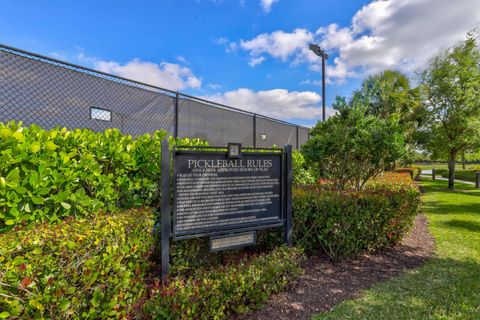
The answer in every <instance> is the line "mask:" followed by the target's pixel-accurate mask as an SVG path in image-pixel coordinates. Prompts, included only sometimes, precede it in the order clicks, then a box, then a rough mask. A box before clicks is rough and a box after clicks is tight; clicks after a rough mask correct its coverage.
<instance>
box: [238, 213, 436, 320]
mask: <svg viewBox="0 0 480 320" xmlns="http://www.w3.org/2000/svg"><path fill="white" fill-rule="evenodd" d="M427 224H428V222H427V219H426V217H425V216H423V215H418V216H417V218H416V220H415V225H414V228H413V230H412V232H411V234H410V235H409V236H408V237H406V238H405V239H404V240H403V241H402V242H401V243H400V244H398V245H396V246H395V247H392V248H388V249H386V250H384V251H381V252H377V253H368V254H363V255H361V256H359V257H356V258H352V259H347V260H343V261H340V262H336V263H335V262H331V261H329V260H328V259H327V258H325V257H311V258H310V259H308V260H307V261H306V262H305V263H304V265H303V269H304V274H303V275H302V276H301V277H300V278H299V279H298V280H297V281H296V282H295V283H294V284H293V285H292V287H291V289H290V290H289V291H287V292H283V293H281V294H277V295H274V296H272V297H271V299H270V301H269V303H268V304H267V305H266V306H265V307H264V308H263V309H261V310H258V311H255V312H253V313H249V314H247V315H244V316H241V317H239V319H275V320H281V319H289V320H290V319H309V318H310V317H311V316H312V315H314V314H317V313H320V312H325V311H328V310H330V309H332V308H333V307H334V306H335V305H337V304H338V303H340V302H342V301H343V300H346V299H352V298H355V297H357V296H358V294H359V291H360V290H363V289H367V288H370V287H371V286H372V285H373V284H375V283H377V282H380V281H385V280H387V279H389V278H392V277H394V276H397V275H398V274H400V273H402V272H404V271H406V270H409V269H413V268H417V267H419V266H421V265H422V264H424V263H425V262H426V261H427V260H428V259H429V257H431V256H432V255H433V253H434V250H435V241H434V238H433V236H432V235H431V234H430V232H429V231H428V227H427Z"/></svg>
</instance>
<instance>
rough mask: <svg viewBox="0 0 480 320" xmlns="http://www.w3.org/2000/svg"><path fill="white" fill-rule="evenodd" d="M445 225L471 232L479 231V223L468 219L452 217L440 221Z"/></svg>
mask: <svg viewBox="0 0 480 320" xmlns="http://www.w3.org/2000/svg"><path fill="white" fill-rule="evenodd" d="M442 224H444V225H445V226H447V227H451V228H456V229H465V230H468V231H471V232H480V223H478V222H475V221H471V220H470V221H469V220H457V219H452V220H448V221H445V222H442Z"/></svg>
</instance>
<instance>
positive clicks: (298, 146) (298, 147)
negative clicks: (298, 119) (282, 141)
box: [297, 124, 300, 150]
mask: <svg viewBox="0 0 480 320" xmlns="http://www.w3.org/2000/svg"><path fill="white" fill-rule="evenodd" d="M298 149H300V145H299V140H298V124H297V150H298Z"/></svg>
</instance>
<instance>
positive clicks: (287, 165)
mask: <svg viewBox="0 0 480 320" xmlns="http://www.w3.org/2000/svg"><path fill="white" fill-rule="evenodd" d="M205 151H209V152H220V153H222V154H225V153H227V155H228V148H225V147H199V146H178V147H174V148H173V152H172V153H171V152H170V149H169V142H168V139H165V140H163V141H162V161H161V165H162V174H161V175H162V179H161V184H160V185H161V206H160V211H161V256H162V283H163V284H165V283H166V282H167V276H168V270H169V260H170V256H169V255H170V254H169V248H170V238H173V240H181V239H189V238H198V237H206V236H222V235H227V234H230V235H234V234H238V233H240V232H250V231H256V230H260V229H265V228H275V227H282V226H283V227H284V241H285V243H286V244H287V245H288V246H290V247H291V246H292V245H293V241H292V233H293V229H292V182H293V167H292V146H291V145H286V146H285V147H284V148H249V147H245V148H241V153H246V154H249V155H253V154H257V153H258V156H259V157H261V156H262V155H269V154H275V155H280V156H281V161H280V163H281V170H280V171H281V172H280V174H281V179H280V181H281V183H280V184H281V185H280V191H281V199H280V205H281V210H280V215H279V216H280V218H281V219H279V221H278V223H266V224H261V225H260V224H258V225H255V226H249V227H246V226H244V227H241V228H233V229H226V230H216V231H213V232H207V233H196V234H195V235H193V234H191V235H187V236H185V235H183V236H175V235H174V232H173V228H172V219H173V217H172V214H171V197H170V191H171V190H170V188H171V183H170V178H171V170H170V164H171V160H173V161H175V155H176V154H178V152H189V153H193V154H199V153H202V152H205ZM171 155H173V157H171ZM172 158H173V159H172ZM175 177H176V174H175ZM174 188H176V185H175V186H174ZM175 203H176V201H174V204H175Z"/></svg>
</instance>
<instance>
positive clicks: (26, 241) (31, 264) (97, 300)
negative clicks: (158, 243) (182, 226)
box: [0, 210, 154, 319]
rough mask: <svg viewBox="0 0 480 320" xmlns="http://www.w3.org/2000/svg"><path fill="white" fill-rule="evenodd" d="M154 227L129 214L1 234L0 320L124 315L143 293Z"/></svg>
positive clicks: (148, 217) (142, 214)
mask: <svg viewBox="0 0 480 320" xmlns="http://www.w3.org/2000/svg"><path fill="white" fill-rule="evenodd" d="M152 228H153V219H152V212H151V211H147V210H139V211H136V210H131V211H127V212H122V213H117V214H115V215H99V216H97V217H95V218H90V219H77V220H75V219H73V218H70V219H67V220H66V221H63V222H60V223H57V224H47V223H45V224H40V225H38V226H37V227H36V228H35V229H33V230H18V231H10V232H7V233H5V234H3V235H0V310H1V311H0V318H2V317H3V318H8V317H18V318H20V319H33V318H35V319H38V318H46V319H52V318H55V319H63V318H65V319H67V318H82V319H99V318H115V317H119V318H121V317H123V316H125V315H126V314H127V313H128V312H130V311H131V309H132V306H133V305H134V304H135V303H136V302H138V299H139V298H141V297H142V296H143V295H144V293H145V284H144V281H143V280H144V279H143V278H144V276H145V273H146V270H147V269H148V267H149V266H150V263H149V259H148V256H149V253H150V252H151V249H152V247H153V244H154V241H153V237H152V234H151V232H152Z"/></svg>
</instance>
